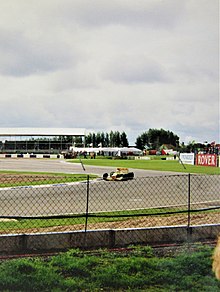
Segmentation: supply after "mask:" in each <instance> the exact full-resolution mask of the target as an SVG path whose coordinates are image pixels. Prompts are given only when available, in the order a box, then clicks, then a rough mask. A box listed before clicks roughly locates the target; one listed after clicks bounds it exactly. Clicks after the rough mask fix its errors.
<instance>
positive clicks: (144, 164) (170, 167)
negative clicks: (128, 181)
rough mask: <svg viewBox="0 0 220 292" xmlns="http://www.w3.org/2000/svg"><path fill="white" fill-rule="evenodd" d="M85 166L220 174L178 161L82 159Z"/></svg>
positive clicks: (214, 170) (78, 161)
mask: <svg viewBox="0 0 220 292" xmlns="http://www.w3.org/2000/svg"><path fill="white" fill-rule="evenodd" d="M68 161H69V162H72V163H80V160H79V159H71V160H68ZM82 162H83V164H84V165H95V166H110V167H113V168H116V167H127V168H134V169H135V168H136V169H145V170H158V171H171V172H183V173H200V174H220V168H219V167H210V166H199V165H189V164H185V165H184V167H185V168H184V167H183V165H182V164H181V163H180V162H179V161H178V160H123V159H121V160H120V159H117V160H112V159H82Z"/></svg>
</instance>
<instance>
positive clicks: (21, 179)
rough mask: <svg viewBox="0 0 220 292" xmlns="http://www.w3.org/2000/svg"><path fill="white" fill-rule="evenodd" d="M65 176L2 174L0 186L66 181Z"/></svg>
mask: <svg viewBox="0 0 220 292" xmlns="http://www.w3.org/2000/svg"><path fill="white" fill-rule="evenodd" d="M64 178H65V177H64V176H59V175H56V176H55V175H54V176H53V175H40V174H24V175H21V174H1V175H0V184H1V185H6V184H13V183H28V182H30V183H33V182H44V181H46V182H50V181H52V182H53V181H58V180H60V179H64Z"/></svg>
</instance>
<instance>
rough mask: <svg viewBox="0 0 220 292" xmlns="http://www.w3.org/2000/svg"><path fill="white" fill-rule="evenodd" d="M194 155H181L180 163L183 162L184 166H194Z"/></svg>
mask: <svg viewBox="0 0 220 292" xmlns="http://www.w3.org/2000/svg"><path fill="white" fill-rule="evenodd" d="M194 158H195V154H194V153H180V163H181V161H182V163H183V164H192V165H194Z"/></svg>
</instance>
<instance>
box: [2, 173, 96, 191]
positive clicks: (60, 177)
mask: <svg viewBox="0 0 220 292" xmlns="http://www.w3.org/2000/svg"><path fill="white" fill-rule="evenodd" d="M1 174H4V175H9V176H10V178H9V180H8V181H6V180H5V182H3V183H0V188H1V187H15V186H29V185H31V186H32V185H44V184H56V183H70V182H77V181H85V180H87V177H88V175H86V174H67V173H48V172H26V171H4V170H2V171H0V175H1ZM39 175H40V176H41V175H42V176H45V177H46V178H45V179H42V180H37V181H35V180H34V178H35V177H37V176H39ZM16 176H20V179H21V178H22V176H23V179H22V181H19V180H18V181H14V179H13V178H16ZM97 177H98V176H97V175H89V179H95V178H97ZM10 180H11V181H10Z"/></svg>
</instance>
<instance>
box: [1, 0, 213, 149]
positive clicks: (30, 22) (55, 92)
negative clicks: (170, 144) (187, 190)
mask: <svg viewBox="0 0 220 292" xmlns="http://www.w3.org/2000/svg"><path fill="white" fill-rule="evenodd" d="M0 127H56V128H58V127H61V128H62V127H65V128H66V127H73V128H77V127H79V128H86V129H87V131H88V132H89V131H95V132H98V131H104V132H109V131H111V130H113V131H120V132H122V131H125V132H126V133H127V136H128V139H129V141H130V143H131V144H133V143H134V142H135V141H136V138H137V136H138V135H140V134H142V133H143V132H145V131H148V129H149V128H158V129H160V128H163V129H165V130H170V131H172V132H174V134H177V135H178V136H179V137H180V141H181V142H185V143H188V142H189V141H192V140H195V141H196V142H204V141H208V142H212V141H216V142H219V1H218V0H37V1H36V0H7V1H6V0H0Z"/></svg>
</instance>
